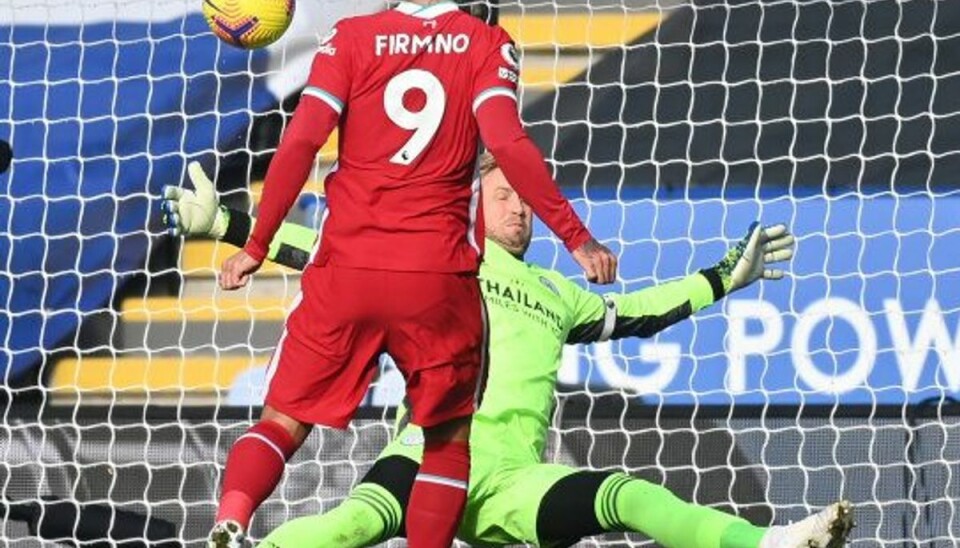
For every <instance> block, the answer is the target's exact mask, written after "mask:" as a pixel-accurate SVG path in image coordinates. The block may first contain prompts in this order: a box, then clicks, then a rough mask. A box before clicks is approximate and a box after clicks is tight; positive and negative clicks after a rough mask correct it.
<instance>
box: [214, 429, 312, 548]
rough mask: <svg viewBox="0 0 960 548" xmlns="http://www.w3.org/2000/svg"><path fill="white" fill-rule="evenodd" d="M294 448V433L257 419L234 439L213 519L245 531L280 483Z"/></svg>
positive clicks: (294, 450)
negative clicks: (244, 432)
mask: <svg viewBox="0 0 960 548" xmlns="http://www.w3.org/2000/svg"><path fill="white" fill-rule="evenodd" d="M297 448H298V445H297V442H296V441H294V439H293V436H291V435H290V433H289V432H287V430H286V429H285V428H284V427H283V426H281V425H280V424H278V423H276V422H274V421H260V422H258V423H257V424H255V425H253V426H252V427H251V428H250V429H249V430H247V433H246V434H244V435H242V436H240V437H239V438H237V441H236V443H234V444H233V447H232V448H231V449H230V454H229V455H228V456H227V469H226V470H225V471H224V473H223V494H222V495H221V496H220V506H219V508H218V509H217V520H216V521H217V522H218V523H219V522H221V521H223V520H227V519H232V520H234V521H236V522H238V523H239V524H240V525H242V526H243V528H244V530H246V529H247V528H248V527H249V526H250V517H251V516H253V512H254V511H255V510H256V509H257V507H258V506H260V504H262V503H263V501H265V500H267V497H269V496H270V493H273V490H274V489H276V487H277V484H278V483H280V478H282V477H283V469H284V466H285V465H286V464H287V459H289V458H290V456H291V455H293V454H294V453H295V452H296V451H297Z"/></svg>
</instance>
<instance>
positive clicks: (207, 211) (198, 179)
mask: <svg viewBox="0 0 960 548" xmlns="http://www.w3.org/2000/svg"><path fill="white" fill-rule="evenodd" d="M187 173H188V174H189V175H190V182H192V183H193V188H194V189H195V190H189V189H185V188H181V187H178V186H169V185H168V186H165V187H163V202H161V204H160V209H161V210H162V211H163V222H164V224H166V225H167V227H169V229H170V233H171V234H173V235H174V236H208V237H210V238H214V239H217V240H220V239H222V238H223V236H224V234H226V233H227V225H228V224H230V213H229V212H228V211H227V208H225V207H223V206H221V205H220V202H219V200H217V193H216V191H215V190H214V188H213V181H211V180H210V179H209V178H207V174H206V173H204V172H203V168H202V167H200V163H199V162H190V165H189V166H187Z"/></svg>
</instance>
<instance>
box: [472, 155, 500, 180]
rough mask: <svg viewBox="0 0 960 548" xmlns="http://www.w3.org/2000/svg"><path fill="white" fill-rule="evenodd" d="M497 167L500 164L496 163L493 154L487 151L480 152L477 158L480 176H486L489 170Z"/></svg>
mask: <svg viewBox="0 0 960 548" xmlns="http://www.w3.org/2000/svg"><path fill="white" fill-rule="evenodd" d="M499 168H500V166H499V165H498V164H497V159H496V158H494V157H493V154H490V152H489V151H488V152H484V153H483V154H481V155H480V158H479V159H478V160H477V171H478V172H479V173H480V177H481V178H483V177H486V176H487V175H488V174H490V172H491V171H493V170H495V169H499Z"/></svg>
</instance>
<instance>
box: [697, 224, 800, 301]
mask: <svg viewBox="0 0 960 548" xmlns="http://www.w3.org/2000/svg"><path fill="white" fill-rule="evenodd" d="M793 244H794V238H793V235H792V234H790V232H789V231H787V227H786V226H785V225H774V226H769V227H766V228H761V227H760V223H758V222H754V223H753V224H751V225H750V228H749V229H747V235H746V236H744V237H743V239H742V240H740V242H739V243H737V245H735V246H734V247H732V248H731V249H730V251H727V254H726V255H725V256H724V257H723V259H721V260H720V262H719V263H717V265H716V266H715V267H714V268H715V269H716V271H717V273H718V274H719V275H720V280H721V282H722V283H723V289H724V294H725V295H729V294H730V293H732V292H734V291H736V290H738V289H740V288H743V287H746V286H748V285H750V284H752V283H753V282H755V281H757V280H759V279H760V278H763V279H765V280H779V279H781V278H783V276H784V272H783V270H780V269H779V268H769V265H770V264H772V263H779V262H782V261H789V260H790V259H791V258H792V257H793Z"/></svg>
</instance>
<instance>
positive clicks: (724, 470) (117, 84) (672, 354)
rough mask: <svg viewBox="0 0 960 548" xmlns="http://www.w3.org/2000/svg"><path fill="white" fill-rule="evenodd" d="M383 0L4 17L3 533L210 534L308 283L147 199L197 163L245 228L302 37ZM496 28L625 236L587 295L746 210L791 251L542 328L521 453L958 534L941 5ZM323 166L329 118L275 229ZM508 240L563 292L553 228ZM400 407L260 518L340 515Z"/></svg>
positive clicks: (743, 511)
mask: <svg viewBox="0 0 960 548" xmlns="http://www.w3.org/2000/svg"><path fill="white" fill-rule="evenodd" d="M383 4H384V3H383V2H378V1H371V0H359V1H357V0H316V1H312V2H310V1H303V0H301V2H299V3H298V5H297V14H296V18H295V19H294V23H293V26H292V27H291V28H290V30H289V31H288V32H287V35H286V36H285V37H284V38H283V39H282V40H281V41H280V42H278V43H277V44H275V45H273V46H270V47H268V48H266V49H262V50H257V51H252V52H246V51H241V50H238V49H235V48H233V47H231V46H228V45H226V44H224V43H222V42H219V41H218V40H217V39H216V38H214V36H213V35H212V34H211V33H210V32H209V29H208V28H207V26H206V24H205V23H204V21H203V18H202V16H201V14H200V8H201V2H200V1H199V0H189V1H188V0H151V1H147V0H81V1H79V2H78V1H73V2H67V1H63V0H39V1H38V0H3V1H2V2H0V138H2V139H4V140H7V141H9V142H11V143H12V145H13V150H14V155H15V160H14V162H13V165H12V167H11V169H10V171H9V172H8V173H6V174H0V302H2V306H0V372H2V378H3V382H2V383H0V402H2V410H3V418H2V420H0V457H2V458H0V544H2V545H10V546H17V547H29V546H44V545H49V543H51V542H57V541H61V542H65V541H67V540H70V539H79V540H83V541H91V542H92V541H95V540H96V539H104V538H111V539H114V541H116V542H119V541H120V540H123V539H134V540H137V539H139V540H140V541H143V542H147V543H148V544H149V545H151V546H181V545H199V544H198V543H199V542H200V541H201V540H202V539H203V538H204V537H205V535H206V533H207V531H208V530H209V527H210V526H211V524H212V521H213V517H214V513H215V509H216V499H217V495H218V492H217V489H218V486H219V484H220V481H221V475H222V471H223V464H224V462H225V459H226V452H227V451H228V450H229V448H230V446H231V445H232V443H233V441H234V440H235V439H236V438H237V437H238V436H239V435H240V434H241V433H243V432H244V431H245V430H246V428H247V427H249V425H250V424H251V423H252V422H253V421H255V420H256V418H257V416H258V413H259V405H260V402H261V398H262V392H263V383H264V375H265V366H266V363H267V361H268V360H269V357H270V355H271V352H272V351H273V348H274V347H275V345H276V343H277V339H278V337H279V334H280V332H281V330H282V326H283V321H284V317H285V308H286V306H287V305H288V304H289V303H290V300H291V299H292V298H293V297H294V295H295V294H296V293H297V291H298V288H299V275H298V273H297V272H295V271H293V270H290V269H287V268H285V267H278V266H273V265H266V266H265V267H264V269H263V270H261V272H260V273H258V274H257V275H256V277H255V279H254V280H253V282H252V283H251V284H250V285H249V286H248V287H246V288H244V289H243V290H241V291H237V292H232V293H225V292H222V291H220V290H219V289H217V287H216V279H215V274H216V272H217V270H218V269H219V265H220V263H221V262H222V260H223V259H224V258H226V257H227V256H229V255H230V254H231V253H232V252H233V250H234V249H233V248H231V247H230V246H229V245H227V244H224V243H218V242H215V241H212V240H204V239H190V240H185V241H183V240H181V239H179V238H173V237H171V236H170V235H168V234H166V233H165V232H164V228H163V226H162V224H161V222H160V214H159V212H158V207H157V206H158V205H159V200H158V196H159V193H160V189H161V187H162V186H163V185H167V184H173V185H177V184H184V185H186V184H188V183H185V166H186V163H187V162H188V161H189V160H194V159H195V160H199V161H201V162H202V163H203V165H204V167H205V169H206V171H207V172H208V173H211V174H215V178H216V185H217V189H218V192H219V194H220V198H221V200H222V201H223V203H225V204H227V205H229V206H231V207H234V208H238V209H245V210H247V211H250V212H252V213H256V208H257V203H258V200H259V195H260V192H261V190H262V178H263V174H264V170H265V166H266V165H267V163H268V162H269V159H270V157H271V154H272V153H273V152H274V151H275V149H276V144H277V141H278V137H279V134H280V132H281V130H282V127H283V125H284V123H285V121H286V120H287V119H288V115H289V113H290V112H291V109H292V106H293V105H294V104H295V101H296V97H297V95H298V92H299V89H300V88H301V87H302V86H303V83H304V80H305V76H306V73H307V70H308V68H309V64H310V61H311V59H312V55H313V52H314V51H315V50H316V48H317V47H318V44H319V41H320V37H322V36H323V35H324V34H325V33H326V31H327V30H328V29H329V28H330V26H331V25H332V24H333V23H334V22H336V21H337V20H338V19H339V18H342V17H346V16H350V15H356V14H362V13H369V12H372V11H376V10H378V9H383ZM491 7H494V6H491ZM494 11H496V10H494ZM499 21H500V24H502V26H504V28H506V29H507V30H508V31H509V32H510V33H511V35H512V36H513V37H514V39H515V40H516V42H517V44H518V47H519V50H520V52H521V57H522V69H521V79H522V94H521V108H522V116H523V118H524V121H525V123H526V124H527V127H528V130H529V131H530V134H531V136H532V137H533V138H534V140H535V141H536V142H537V144H538V145H539V146H540V147H541V149H542V150H543V152H544V154H545V156H546V157H547V159H548V161H549V162H550V163H551V166H552V167H553V169H554V173H555V175H556V177H557V179H558V181H559V182H560V183H561V185H562V186H563V189H564V191H565V193H566V194H567V195H568V196H569V197H570V198H571V199H572V200H574V203H575V207H576V208H577V210H578V212H579V213H581V215H582V216H583V218H584V219H585V220H586V222H587V223H588V225H589V226H590V228H591V229H592V231H593V232H594V234H595V235H597V237H598V238H600V239H602V240H603V241H604V242H605V243H606V244H608V245H609V246H610V247H611V248H613V249H614V250H615V251H616V252H617V253H618V254H619V257H620V261H621V263H620V278H619V281H618V282H617V283H616V284H615V285H614V286H612V287H609V288H603V290H604V291H613V292H629V291H635V290H637V289H639V288H642V287H645V286H648V285H650V284H653V283H657V282H661V281H665V280H670V279H673V278H676V277H679V276H683V275H685V274H688V273H691V272H694V271H695V270H697V269H700V268H704V267H707V266H709V265H711V264H713V263H714V262H716V261H717V260H718V259H719V258H720V257H721V256H722V255H723V253H724V252H725V251H726V249H727V248H728V246H729V245H731V243H732V242H734V241H736V240H737V239H739V238H740V237H741V236H742V235H743V234H744V232H745V231H746V229H747V227H748V226H749V224H750V223H751V222H752V221H754V220H759V221H761V222H763V223H765V224H774V223H785V224H787V225H788V226H789V227H790V228H791V230H792V231H793V233H794V234H796V236H797V238H798V243H797V255H796V257H795V258H794V260H793V262H792V264H791V265H790V266H789V267H788V271H789V276H788V278H787V279H785V280H784V281H781V282H776V283H765V284H757V285H756V286H753V287H750V288H748V289H746V290H744V291H742V292H739V293H736V294H735V295H733V296H731V297H730V298H728V299H726V300H725V301H723V302H722V303H718V304H716V305H714V306H713V307H710V308H708V309H706V310H703V311H702V312H700V313H698V314H697V315H696V316H695V317H694V318H693V319H691V320H689V321H686V322H682V323H680V324H678V325H676V326H674V327H672V328H670V329H668V330H666V331H664V332H662V333H660V334H659V335H657V336H655V337H653V338H650V339H644V340H624V341H621V342H612V343H603V344H597V345H593V346H582V347H568V348H566V349H565V351H564V355H563V360H562V363H561V364H560V366H559V370H558V379H557V380H558V394H557V399H556V401H557V413H556V415H555V417H554V422H553V426H552V428H551V437H550V443H549V446H548V449H547V451H546V453H545V455H544V458H545V460H546V461H549V462H560V463H566V464H570V465H575V466H580V467H584V468H590V469H604V470H625V471H628V472H630V473H633V474H635V475H637V476H640V477H643V478H646V479H649V480H652V481H655V482H658V483H662V484H664V485H666V486H668V487H670V488H671V489H672V490H674V492H676V493H677V494H678V495H679V496H681V497H683V498H684V499H687V500H692V501H695V502H697V503H700V504H709V505H712V506H715V507H718V508H723V509H726V510H729V511H731V512H735V513H738V514H740V515H742V516H744V517H746V518H748V519H750V520H751V521H753V522H754V523H758V524H763V525H765V524H769V523H787V522H789V521H793V520H797V519H799V518H801V517H803V516H805V515H806V514H807V513H809V512H810V511H812V510H814V509H816V508H819V507H820V506H823V505H825V504H828V503H830V502H833V501H835V500H837V499H838V498H840V497H843V498H848V499H850V500H851V501H852V502H853V503H854V505H855V508H856V521H857V523H858V526H857V528H856V529H855V532H854V538H853V544H854V545H855V546H864V547H866V546H876V545H883V546H901V545H903V546H913V545H917V544H918V543H920V544H923V545H930V546H953V545H955V544H956V543H957V542H958V539H960V519H958V516H957V510H956V508H955V506H956V503H957V501H958V500H960V483H958V482H957V480H956V476H957V474H958V473H960V469H958V466H960V419H958V417H960V406H958V405H957V404H956V400H955V399H954V398H955V397H956V396H957V393H958V392H960V346H958V345H960V339H958V337H960V326H958V321H960V318H958V310H960V291H957V290H956V287H958V286H960V255H958V253H957V252H956V249H958V248H960V222H958V217H957V211H960V197H958V192H957V190H956V189H957V183H956V177H957V174H958V173H960V154H958V153H957V151H956V143H958V142H960V56H958V55H957V54H956V52H957V51H960V4H957V3H954V2H937V1H923V0H912V1H907V2H895V1H892V0H875V1H871V2H861V1H852V0H844V1H826V0H807V1H799V2H794V1H781V0H777V1H759V0H734V1H725V2H722V1H713V0H693V1H690V2H683V1H679V0H619V1H618V0H603V1H585V0H543V1H540V0H522V1H517V0H502V1H501V2H499ZM335 154H336V137H334V138H333V139H332V140H331V143H328V145H327V146H326V147H325V148H324V150H323V151H322V152H321V154H320V156H319V157H318V161H317V166H316V169H315V172H314V174H313V176H312V178H311V181H310V182H309V183H308V185H307V187H306V188H305V191H304V194H303V195H302V196H301V198H300V199H299V200H298V202H297V204H296V206H295V208H294V211H293V212H292V213H291V216H290V218H289V219H290V220H292V221H295V222H299V223H301V224H305V225H308V226H316V222H317V219H318V218H319V214H320V211H322V208H323V197H322V183H321V181H322V179H323V176H324V175H325V173H326V172H327V171H328V170H329V168H330V165H331V163H332V161H333V160H334V159H335ZM527 259H528V260H529V261H530V262H533V263H537V264H539V265H542V266H545V267H551V268H555V269H557V270H559V271H561V272H563V273H565V274H567V275H569V276H570V277H572V278H574V279H576V280H578V281H579V282H581V283H585V282H584V280H583V278H582V275H581V274H580V273H579V270H578V269H577V268H576V265H575V264H574V263H573V261H572V260H571V259H570V257H569V256H568V255H567V253H566V252H565V251H564V249H563V246H562V245H560V244H559V242H558V241H557V240H556V239H555V238H553V237H552V236H550V235H549V231H547V230H546V229H545V228H544V227H543V226H537V227H536V229H535V238H534V242H533V245H532V247H531V249H530V252H529V254H528V256H527ZM597 289H599V288H597ZM499 328H501V326H493V329H499ZM491 367H493V368H496V367H497V364H495V363H494V364H491ZM402 394H403V381H402V379H401V378H400V376H399V374H398V373H397V372H396V370H395V369H394V368H393V367H392V365H391V364H390V363H389V360H386V359H385V360H384V361H383V362H382V366H381V374H380V376H379V377H378V379H377V381H376V383H375V385H374V386H373V387H372V388H371V391H370V393H369V395H368V396H367V398H366V399H365V401H364V406H363V407H362V408H361V410H360V412H359V415H358V420H357V421H355V422H354V424H353V425H352V426H351V427H350V429H349V430H347V431H345V432H337V431H331V430H320V429H318V430H316V431H315V432H314V433H313V434H312V435H311V437H310V438H309V440H308V442H307V443H306V444H305V445H304V447H303V448H302V449H301V450H300V451H299V452H298V454H297V455H296V456H295V457H294V458H293V459H292V460H291V462H290V464H289V465H288V468H287V472H286V475H285V477H284V480H283V482H282V483H281V485H280V486H279V487H278V489H277V490H276V492H275V493H274V495H273V496H272V497H271V499H270V500H269V501H268V502H267V503H266V504H265V505H264V506H262V507H261V509H260V510H259V511H258V512H257V514H256V518H255V520H254V523H253V526H252V530H251V533H252V535H253V536H254V537H255V538H262V537H263V536H264V535H265V534H266V533H267V532H269V531H270V530H272V529H273V528H275V527H277V526H278V525H280V524H281V523H283V522H284V521H286V520H288V519H291V518H293V517H297V516H302V515H308V514H313V513H316V512H320V511H326V510H329V509H331V508H333V507H334V506H335V505H336V504H337V503H338V502H340V501H341V500H342V499H343V498H344V497H345V496H346V494H347V492H348V490H349V488H350V486H351V485H352V484H354V483H356V482H357V481H358V480H359V478H360V477H362V475H363V473H364V472H365V471H366V470H367V468H368V467H369V466H370V464H371V463H372V462H373V460H374V459H375V457H376V455H377V453H378V451H379V450H380V449H381V448H382V447H383V445H384V444H385V443H386V441H387V440H388V439H389V437H390V434H391V418H392V416H393V409H394V407H395V405H396V404H397V402H398V401H399V400H400V398H401V397H402ZM392 545H396V546H399V545H402V541H393V544H392ZM583 545H584V546H625V545H629V546H646V545H651V544H650V543H649V541H647V540H645V539H644V537H642V536H641V535H607V536H603V537H597V538H595V539H588V540H585V541H584V542H583Z"/></svg>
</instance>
